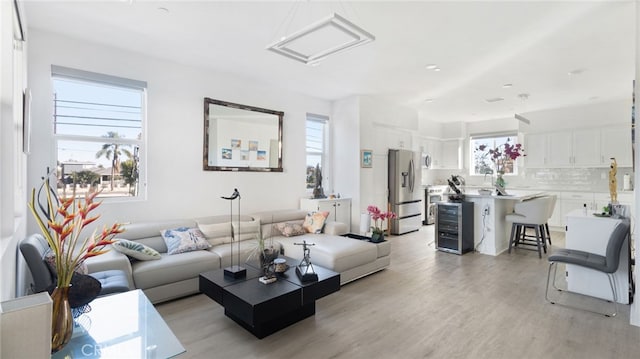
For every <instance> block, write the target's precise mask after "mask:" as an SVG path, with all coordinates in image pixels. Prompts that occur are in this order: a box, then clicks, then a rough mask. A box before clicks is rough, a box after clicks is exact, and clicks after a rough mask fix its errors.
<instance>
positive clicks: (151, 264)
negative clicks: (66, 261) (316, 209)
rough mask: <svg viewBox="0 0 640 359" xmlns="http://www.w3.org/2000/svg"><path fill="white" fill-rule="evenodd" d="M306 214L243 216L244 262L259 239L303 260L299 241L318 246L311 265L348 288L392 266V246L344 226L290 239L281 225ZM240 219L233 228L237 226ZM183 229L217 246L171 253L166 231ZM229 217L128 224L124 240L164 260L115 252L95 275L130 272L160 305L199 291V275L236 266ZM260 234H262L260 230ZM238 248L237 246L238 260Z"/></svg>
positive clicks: (93, 262) (92, 266)
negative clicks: (329, 272)
mask: <svg viewBox="0 0 640 359" xmlns="http://www.w3.org/2000/svg"><path fill="white" fill-rule="evenodd" d="M306 214H307V211H304V210H277V211H266V212H259V213H255V214H251V215H244V216H242V217H240V230H239V234H238V231H237V229H236V231H237V234H236V238H239V239H240V241H239V247H240V261H241V263H244V262H245V261H246V260H247V259H249V257H250V256H251V255H255V249H256V247H257V241H256V236H257V235H260V236H262V238H265V239H266V240H267V242H268V243H272V244H273V246H274V247H275V248H277V249H280V250H281V253H283V254H284V255H286V256H288V257H291V258H295V259H300V260H301V259H302V257H303V253H302V248H301V247H300V246H298V245H295V244H294V243H300V242H302V241H303V240H305V241H307V243H315V245H314V246H313V247H312V248H311V262H312V263H314V264H317V265H320V266H322V267H325V268H329V269H331V270H333V271H336V272H339V273H340V283H341V284H345V283H348V282H350V281H353V280H355V279H358V278H360V277H363V276H366V275H368V274H371V273H374V272H376V271H379V270H382V269H384V268H386V267H387V266H389V264H390V252H391V246H390V242H389V241H386V242H383V243H371V242H367V241H361V240H357V239H353V238H348V237H344V236H341V234H345V233H346V232H347V226H346V225H345V224H342V223H337V222H329V223H327V224H326V225H325V227H324V231H323V233H320V234H311V233H307V234H303V235H299V236H294V237H285V236H283V235H282V233H281V232H280V231H279V230H278V229H277V224H278V223H300V224H301V223H302V222H303V221H304V218H305V216H306ZM237 221H238V219H237V217H234V219H233V226H234V227H237ZM177 227H199V228H200V229H201V230H202V232H203V233H204V234H205V237H206V238H207V241H209V243H210V244H211V245H212V247H211V248H209V249H206V250H196V251H191V252H186V253H179V254H171V255H170V254H167V247H166V245H165V242H164V240H163V238H162V236H161V235H160V231H162V230H165V229H171V228H177ZM231 228H232V225H231V224H230V223H229V216H210V217H203V218H196V219H192V220H177V221H158V222H141V223H133V224H129V225H126V226H125V229H126V231H125V232H124V233H123V234H121V235H120V236H121V238H125V239H128V240H132V241H136V242H139V243H142V244H145V245H147V246H149V247H151V248H153V249H155V250H156V251H158V252H159V253H160V255H161V259H160V260H148V261H140V260H131V259H130V258H129V257H127V256H126V255H124V254H122V253H120V252H118V251H115V250H111V251H109V252H108V253H106V254H104V255H101V256H97V257H93V258H90V259H89V260H87V261H86V263H87V267H88V269H89V272H97V271H102V270H108V269H120V270H123V271H124V272H125V273H126V274H127V279H128V281H129V287H130V288H131V289H134V288H137V289H142V290H143V291H144V292H145V294H146V295H147V297H148V298H149V300H151V302H153V303H159V302H163V301H168V300H172V299H176V298H180V297H183V296H186V295H190V294H195V293H198V292H199V290H198V275H199V274H200V273H202V272H206V271H209V270H214V269H219V268H224V267H227V266H229V265H230V264H231V253H230V252H231V249H230V247H231V246H230V244H229V243H230V240H231V231H232V229H231ZM256 231H257V232H256ZM237 248H238V244H234V246H233V250H234V261H236V258H237V257H236V256H237V252H236V250H237Z"/></svg>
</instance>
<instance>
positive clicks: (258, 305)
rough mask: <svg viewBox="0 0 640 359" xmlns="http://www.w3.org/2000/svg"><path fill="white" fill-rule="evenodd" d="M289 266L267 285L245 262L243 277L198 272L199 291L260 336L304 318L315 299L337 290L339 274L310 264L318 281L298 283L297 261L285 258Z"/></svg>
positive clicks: (338, 288) (225, 312)
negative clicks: (245, 270) (244, 276)
mask: <svg viewBox="0 0 640 359" xmlns="http://www.w3.org/2000/svg"><path fill="white" fill-rule="evenodd" d="M280 258H285V259H286V260H287V264H288V265H289V269H287V271H286V272H285V273H284V274H283V275H279V276H278V280H277V281H276V282H274V283H271V284H263V283H261V282H259V281H258V277H260V275H261V273H260V272H259V271H258V270H257V269H256V268H257V265H256V264H251V263H247V264H246V265H245V267H246V268H247V276H246V278H239V279H234V278H230V277H225V275H224V270H222V269H218V270H214V271H209V272H205V273H201V274H200V292H202V293H204V294H206V295H207V296H208V297H209V298H211V299H213V300H215V301H216V302H217V303H218V304H220V305H222V306H223V307H224V314H225V315H226V316H227V317H229V318H231V319H233V320H234V321H235V322H236V323H238V324H240V325H241V326H242V327H243V328H245V329H246V330H248V331H249V332H251V333H252V334H253V335H255V336H256V337H258V338H260V339H262V338H264V337H266V336H267V335H270V334H273V333H275V332H277V331H278V330H280V329H282V328H285V327H287V326H289V325H291V324H293V323H296V322H298V321H300V320H302V319H304V318H308V317H310V316H312V315H314V314H315V312H316V300H317V299H320V298H322V297H324V296H326V295H328V294H331V293H333V292H337V291H338V290H340V274H339V273H336V272H333V271H330V270H328V269H326V268H322V267H320V266H317V265H315V264H314V265H313V267H314V269H315V271H316V273H317V274H318V281H315V282H301V281H300V280H299V279H298V276H297V275H296V273H295V266H296V265H297V264H299V261H298V260H295V259H292V258H287V257H282V256H281V257H280Z"/></svg>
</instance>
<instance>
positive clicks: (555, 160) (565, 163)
mask: <svg viewBox="0 0 640 359" xmlns="http://www.w3.org/2000/svg"><path fill="white" fill-rule="evenodd" d="M547 136H548V137H547V150H548V153H549V158H548V160H547V164H548V166H547V167H550V168H561V167H571V166H572V164H573V151H572V147H573V145H572V142H573V141H572V135H571V132H570V131H562V132H553V133H549V134H548V135H547ZM525 150H526V149H525ZM527 156H529V153H527Z"/></svg>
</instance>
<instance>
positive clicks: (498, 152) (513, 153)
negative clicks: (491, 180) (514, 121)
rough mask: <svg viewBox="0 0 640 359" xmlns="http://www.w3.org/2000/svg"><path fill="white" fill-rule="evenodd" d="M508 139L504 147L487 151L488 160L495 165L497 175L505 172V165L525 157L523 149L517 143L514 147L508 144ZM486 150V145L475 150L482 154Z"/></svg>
mask: <svg viewBox="0 0 640 359" xmlns="http://www.w3.org/2000/svg"><path fill="white" fill-rule="evenodd" d="M509 142H510V139H507V142H505V144H504V145H500V146H497V147H496V148H490V149H489V159H490V160H491V162H493V164H494V165H495V170H496V172H497V173H504V172H505V165H507V164H509V163H513V161H515V160H516V159H517V158H518V157H520V156H526V155H525V154H524V148H522V145H521V144H519V143H516V144H514V145H512V144H510V143H509ZM486 149H487V145H480V146H478V148H477V150H478V151H480V152H484V151H485V150H486Z"/></svg>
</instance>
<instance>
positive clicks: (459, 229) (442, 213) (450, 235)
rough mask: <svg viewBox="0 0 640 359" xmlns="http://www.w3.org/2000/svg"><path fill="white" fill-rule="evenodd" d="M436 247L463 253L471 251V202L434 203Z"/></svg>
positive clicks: (472, 242)
mask: <svg viewBox="0 0 640 359" xmlns="http://www.w3.org/2000/svg"><path fill="white" fill-rule="evenodd" d="M435 235H436V249H438V250H440V251H443V252H449V253H455V254H464V253H466V252H469V251H472V250H473V246H474V238H473V202H448V203H444V202H442V203H437V204H436V230H435Z"/></svg>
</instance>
